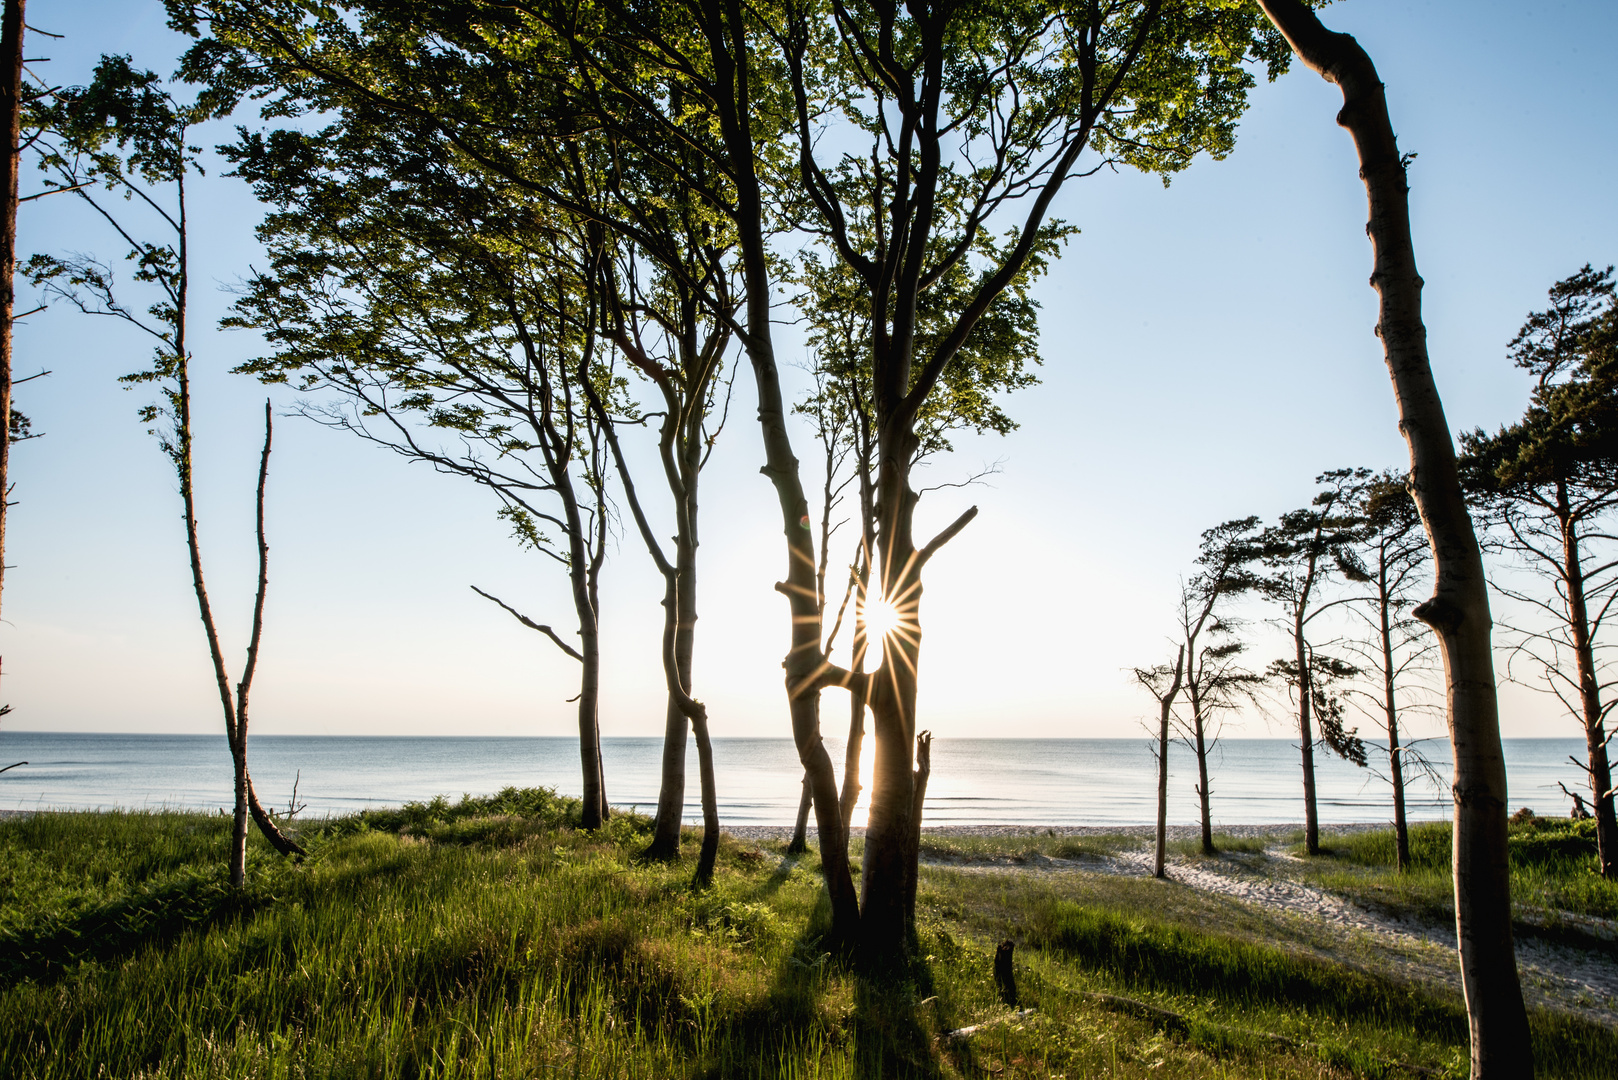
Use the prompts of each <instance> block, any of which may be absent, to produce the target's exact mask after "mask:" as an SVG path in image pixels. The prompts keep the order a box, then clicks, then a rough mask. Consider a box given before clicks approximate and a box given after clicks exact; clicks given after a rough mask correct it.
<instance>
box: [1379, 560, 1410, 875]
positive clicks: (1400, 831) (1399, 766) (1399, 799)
mask: <svg viewBox="0 0 1618 1080" xmlns="http://www.w3.org/2000/svg"><path fill="white" fill-rule="evenodd" d="M1391 605H1392V599H1391V598H1390V597H1389V596H1388V565H1387V558H1386V550H1385V549H1384V551H1383V557H1382V558H1381V559H1380V560H1379V562H1378V563H1377V615H1378V617H1379V619H1380V622H1381V625H1380V630H1381V634H1382V708H1383V710H1384V711H1385V713H1386V714H1387V723H1388V773H1389V776H1390V777H1391V779H1392V780H1393V846H1394V863H1395V865H1396V866H1397V867H1398V870H1399V872H1400V873H1404V872H1405V871H1407V870H1409V869H1410V829H1409V827H1408V825H1407V824H1406V822H1405V776H1404V757H1403V755H1402V754H1400V752H1399V707H1398V702H1397V701H1396V700H1395V698H1394V686H1393V627H1392V626H1391V625H1390V623H1389V621H1388V608H1389V607H1390V606H1391Z"/></svg>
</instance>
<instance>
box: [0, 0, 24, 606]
mask: <svg viewBox="0 0 1618 1080" xmlns="http://www.w3.org/2000/svg"><path fill="white" fill-rule="evenodd" d="M25 2H26V0H6V7H5V14H4V16H3V17H0V128H3V129H4V131H3V134H0V140H3V142H4V146H3V147H0V151H3V152H0V199H3V200H4V205H3V206H0V593H3V590H4V587H5V574H6V557H5V556H6V506H7V505H8V503H9V502H10V497H11V472H10V469H11V320H12V317H13V315H14V314H15V313H16V310H17V282H16V278H17V181H18V177H19V174H20V173H21V172H22V153H21V150H20V149H19V147H18V144H19V143H20V142H21V141H22V124H21V119H20V115H21V109H22V67H23V36H24V23H23V7H24V4H25Z"/></svg>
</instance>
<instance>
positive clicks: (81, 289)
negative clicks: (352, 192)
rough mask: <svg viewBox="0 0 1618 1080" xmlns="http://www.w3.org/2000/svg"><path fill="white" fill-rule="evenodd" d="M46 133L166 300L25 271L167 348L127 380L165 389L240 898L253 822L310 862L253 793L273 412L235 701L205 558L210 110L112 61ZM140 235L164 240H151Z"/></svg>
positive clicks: (55, 167)
mask: <svg viewBox="0 0 1618 1080" xmlns="http://www.w3.org/2000/svg"><path fill="white" fill-rule="evenodd" d="M39 108H40V120H41V124H42V126H43V128H44V131H43V132H42V134H41V136H40V138H39V140H38V142H37V143H36V145H37V146H38V148H39V152H40V155H41V168H43V169H45V170H46V172H47V174H48V175H49V176H50V177H52V178H51V179H49V180H47V181H46V182H47V184H48V185H50V186H53V187H55V188H57V189H58V190H61V191H72V192H74V193H75V194H76V195H77V196H78V197H79V198H80V199H82V200H83V202H84V203H85V204H86V205H87V206H89V207H90V208H91V209H92V210H93V211H94V212H95V213H96V214H97V215H98V216H99V217H100V218H101V219H102V220H103V221H105V222H106V223H107V224H108V225H109V226H110V227H111V228H112V230H113V231H114V232H115V233H116V234H117V235H118V236H119V237H120V238H121V239H122V240H123V241H124V242H126V243H127V244H129V248H130V250H129V253H128V255H127V256H126V259H127V260H128V261H129V262H131V263H133V264H134V266H135V272H134V274H133V275H132V276H133V277H134V280H135V281H136V282H138V283H140V284H142V285H147V286H151V287H152V288H153V289H154V290H155V291H156V294H157V301H156V302H155V303H153V304H152V305H151V306H150V307H148V308H147V309H146V310H145V311H144V312H142V311H139V310H137V309H134V308H131V307H130V306H129V305H128V303H127V300H126V298H125V296H124V295H123V292H122V290H121V289H120V288H119V287H117V286H116V285H115V280H114V271H113V268H112V266H111V265H110V264H108V263H104V262H100V261H98V260H96V259H95V258H94V257H93V256H88V255H73V256H65V257H58V256H52V255H35V256H33V257H32V258H31V259H30V260H29V261H28V265H27V272H28V275H29V277H30V279H31V280H32V281H33V282H34V284H36V285H38V286H41V287H43V288H44V289H45V290H46V291H47V293H50V294H53V295H55V296H58V297H60V298H62V299H64V300H66V301H67V302H68V303H70V304H72V305H73V306H75V307H77V308H78V309H79V310H80V311H82V312H84V313H86V314H90V315H100V316H105V317H110V318H113V319H116V320H118V321H120V322H123V323H124V324H126V325H127V326H129V327H131V328H133V329H135V330H138V331H140V332H141V333H143V334H145V335H146V336H148V337H150V338H152V339H153V340H155V341H156V342H157V346H156V349H155V351H154V353H153V358H152V365H151V366H150V367H148V368H145V369H143V370H141V371H137V372H135V373H133V374H131V375H126V376H125V377H124V380H123V381H124V382H125V383H129V384H135V385H141V384H147V383H152V384H156V385H157V387H158V390H159V394H160V396H161V404H156V405H149V406H146V407H145V408H143V409H142V410H141V414H140V415H141V420H142V421H143V422H144V423H147V424H150V425H151V427H150V428H148V430H149V431H150V432H151V433H152V434H153V435H155V436H156V437H157V439H158V445H159V446H161V447H162V449H163V452H164V453H165V454H166V455H167V456H168V458H169V460H170V462H171V463H172V464H173V465H174V471H175V475H176V477H177V478H178V480H179V487H180V501H181V503H182V505H183V506H184V509H185V513H184V522H185V540H186V548H187V550H188V552H189V554H190V560H191V584H192V589H193V591H194V592H195V593H196V597H197V609H198V612H199V614H200V615H201V618H202V626H203V631H204V633H205V635H206V637H207V641H208V655H209V658H210V659H211V660H212V662H213V671H214V680H215V682H216V684H217V685H218V689H219V703H220V707H221V709H222V710H223V712H224V719H225V737H226V742H227V743H228V744H229V747H230V756H231V762H232V766H233V771H234V786H235V815H234V818H233V823H232V829H231V844H230V882H231V885H232V886H233V887H236V888H240V887H241V886H242V885H243V884H244V883H245V881H246V875H247V821H248V818H249V816H251V818H252V819H253V821H254V822H255V823H256V824H257V825H258V828H259V831H260V832H261V833H263V834H264V837H265V838H266V839H267V840H269V842H270V844H271V845H272V846H273V847H274V848H275V849H276V850H277V851H279V852H280V853H281V854H283V855H288V854H295V855H302V854H304V850H303V848H302V847H300V846H299V845H298V843H297V842H296V841H294V840H292V839H291V838H289V837H287V836H285V835H284V834H283V833H282V832H281V831H280V829H279V828H277V827H276V825H275V822H274V821H273V820H272V819H271V817H270V815H269V814H268V813H267V812H266V811H265V809H264V807H263V806H262V805H261V804H260V803H259V800H258V795H257V793H256V792H255V791H254V789H253V780H252V777H251V776H250V775H249V773H248V770H247V706H248V697H249V694H250V692H251V690H252V685H253V675H254V672H255V671H256V670H257V667H258V652H259V643H260V641H261V638H262V634H263V628H264V601H265V593H266V588H267V585H268V565H269V545H268V543H267V542H266V540H265V533H264V490H265V485H266V483H267V479H268V475H269V463H270V439H271V419H270V405H269V402H268V401H266V402H265V403H264V450H263V454H262V456H261V457H260V461H259V473H258V500H257V506H258V591H257V595H256V598H255V600H254V603H253V622H252V631H251V633H250V635H249V637H248V644H247V656H246V660H245V662H244V664H243V667H242V675H241V678H240V680H238V681H237V682H236V685H235V688H234V692H233V691H232V687H231V680H230V675H229V673H228V671H227V668H226V664H225V659H224V653H223V650H222V648H221V646H220V642H219V631H218V629H217V626H216V624H215V621H214V615H213V607H212V605H211V603H210V602H209V599H208V590H207V586H206V584H205V581H204V578H203V572H202V550H201V544H200V542H199V541H198V538H197V512H196V489H195V483H194V476H195V471H194V456H195V455H194V440H193V436H192V431H191V404H192V402H191V351H190V345H189V331H190V322H189V314H190V297H191V277H190V270H191V258H190V244H189V242H190V227H189V220H188V218H187V214H186V181H187V179H188V177H189V176H190V175H191V174H192V173H194V172H200V171H201V170H200V168H199V166H198V165H197V155H198V154H199V153H200V151H199V150H198V148H197V147H195V146H192V145H190V144H189V143H187V141H186V140H187V138H189V137H190V129H191V127H192V126H193V125H194V124H195V123H197V122H199V121H202V120H205V119H209V118H210V114H209V112H208V110H207V109H206V107H205V106H203V105H184V104H181V103H180V102H178V101H176V100H175V99H174V98H173V97H172V96H170V94H169V92H168V91H167V90H166V89H165V88H164V87H163V84H162V81H161V80H160V79H159V78H158V77H157V76H156V75H154V74H153V73H151V72H149V71H137V70H136V69H134V68H132V67H130V60H129V57H127V56H103V57H102V58H101V60H100V62H99V63H98V64H97V65H96V69H95V78H94V79H93V80H92V81H91V83H90V84H89V85H88V86H81V87H69V88H65V89H62V90H59V91H56V92H55V93H54V94H53V95H52V96H51V99H50V101H49V102H48V103H43V102H42V103H41V104H40V106H39ZM101 191H106V192H108V193H113V194H117V195H122V196H123V197H124V198H126V199H128V200H130V201H131V202H133V203H134V204H135V205H136V206H137V207H139V208H142V209H143V210H144V211H146V213H145V214H143V215H141V216H140V218H139V220H140V221H141V222H142V224H137V223H136V215H134V214H130V213H129V212H127V211H121V212H119V213H116V214H115V213H113V212H112V210H111V208H110V206H109V201H108V200H107V199H106V198H105V196H103V195H102V194H101V193H100V192H101ZM142 225H150V226H151V228H152V229H153V230H154V231H155V232H156V233H157V234H158V235H160V236H161V237H162V239H160V240H155V241H154V240H145V239H141V238H140V237H141V236H142V235H143V228H142Z"/></svg>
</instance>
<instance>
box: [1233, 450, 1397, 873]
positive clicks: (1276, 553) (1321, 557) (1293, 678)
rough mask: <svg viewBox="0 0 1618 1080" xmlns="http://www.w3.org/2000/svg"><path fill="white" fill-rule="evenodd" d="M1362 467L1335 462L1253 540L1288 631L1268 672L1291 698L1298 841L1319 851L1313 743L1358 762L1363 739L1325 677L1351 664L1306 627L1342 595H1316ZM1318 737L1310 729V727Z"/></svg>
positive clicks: (1345, 533)
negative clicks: (1302, 502)
mask: <svg viewBox="0 0 1618 1080" xmlns="http://www.w3.org/2000/svg"><path fill="white" fill-rule="evenodd" d="M1369 475H1370V473H1369V470H1366V469H1357V470H1356V469H1335V470H1333V471H1331V472H1326V473H1322V474H1321V475H1320V476H1318V477H1316V478H1315V483H1317V484H1320V485H1322V487H1321V489H1320V491H1319V492H1318V493H1317V494H1316V495H1315V497H1314V499H1313V501H1312V502H1311V503H1310V505H1309V506H1307V507H1305V508H1303V509H1301V510H1292V511H1288V512H1287V513H1285V514H1282V515H1281V519H1280V520H1279V521H1278V522H1277V523H1276V524H1275V525H1272V526H1270V527H1269V528H1268V529H1266V530H1264V535H1263V536H1262V537H1260V539H1259V546H1260V547H1261V549H1262V550H1263V553H1264V554H1263V558H1264V565H1265V567H1266V569H1267V571H1268V573H1266V574H1265V575H1264V577H1263V579H1262V580H1261V581H1260V582H1259V584H1258V591H1259V593H1260V594H1261V595H1262V596H1263V597H1264V598H1265V599H1267V600H1269V601H1270V602H1271V603H1274V604H1276V605H1278V606H1279V607H1280V608H1281V611H1282V615H1283V619H1284V624H1285V626H1286V629H1287V632H1288V633H1289V634H1290V635H1291V637H1292V649H1293V654H1292V656H1291V657H1287V658H1283V659H1280V660H1276V661H1275V662H1273V663H1272V664H1271V665H1270V674H1271V677H1272V678H1274V679H1275V680H1276V681H1277V682H1279V683H1281V684H1282V685H1284V686H1286V687H1288V689H1289V691H1290V692H1291V694H1292V695H1293V698H1294V699H1295V701H1296V702H1297V710H1298V738H1299V753H1300V754H1301V756H1302V759H1303V813H1304V846H1305V848H1306V849H1307V850H1308V852H1309V854H1311V855H1318V854H1319V853H1320V817H1319V813H1318V811H1317V809H1316V806H1315V747H1316V745H1317V744H1318V745H1324V746H1326V747H1327V748H1329V749H1331V750H1332V751H1334V752H1335V753H1336V754H1337V755H1338V756H1340V757H1342V758H1345V759H1347V760H1349V761H1352V762H1354V763H1355V764H1356V765H1361V766H1363V765H1364V764H1365V760H1366V758H1365V744H1364V743H1363V742H1362V741H1361V740H1360V739H1359V737H1358V736H1357V735H1356V734H1355V733H1354V732H1352V731H1349V730H1347V729H1345V728H1344V726H1343V722H1342V718H1343V707H1342V700H1341V698H1340V697H1339V696H1338V695H1337V694H1335V693H1334V692H1332V690H1331V688H1330V687H1331V684H1332V683H1333V682H1336V681H1338V680H1343V679H1351V678H1353V677H1354V676H1355V675H1357V674H1358V670H1357V669H1356V668H1354V667H1353V665H1351V664H1348V663H1347V662H1346V661H1343V660H1340V659H1338V658H1336V657H1332V656H1328V655H1326V654H1324V653H1320V652H1317V651H1316V649H1315V646H1314V644H1313V643H1311V642H1310V640H1309V638H1310V627H1311V625H1312V624H1313V623H1314V622H1315V620H1316V619H1318V618H1320V617H1321V616H1322V615H1324V614H1325V613H1326V612H1327V611H1330V610H1331V609H1332V608H1334V607H1337V606H1340V605H1341V604H1342V603H1343V602H1344V601H1343V600H1342V599H1341V598H1339V599H1337V600H1330V601H1323V600H1322V597H1321V592H1322V589H1323V586H1324V585H1325V582H1326V579H1327V577H1328V576H1329V574H1330V572H1331V570H1332V569H1333V567H1334V566H1336V565H1338V564H1341V563H1343V562H1345V561H1346V560H1347V559H1348V558H1349V555H1348V552H1349V551H1350V550H1351V545H1352V544H1353V543H1354V542H1355V541H1356V538H1357V537H1356V533H1355V531H1354V530H1355V527H1356V523H1355V521H1354V519H1353V518H1352V517H1350V516H1349V515H1348V513H1347V511H1348V504H1349V500H1350V498H1351V495H1352V492H1353V491H1354V489H1355V486H1356V485H1358V484H1361V483H1363V482H1364V481H1365V479H1366V477H1367V476H1369ZM1317 729H1318V731H1319V736H1318V737H1317V736H1316V730H1317Z"/></svg>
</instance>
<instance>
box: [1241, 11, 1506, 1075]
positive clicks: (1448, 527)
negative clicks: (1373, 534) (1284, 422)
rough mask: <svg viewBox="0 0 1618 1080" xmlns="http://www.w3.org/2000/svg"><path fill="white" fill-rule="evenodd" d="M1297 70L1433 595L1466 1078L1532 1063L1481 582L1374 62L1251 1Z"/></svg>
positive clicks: (1419, 614)
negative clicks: (1357, 272) (1338, 145)
mask: <svg viewBox="0 0 1618 1080" xmlns="http://www.w3.org/2000/svg"><path fill="white" fill-rule="evenodd" d="M1259 6H1260V7H1262V8H1263V9H1264V13H1265V14H1266V15H1268V16H1269V17H1270V19H1271V20H1272V21H1273V22H1274V23H1275V25H1276V27H1277V28H1278V29H1279V30H1280V31H1281V32H1282V33H1283V34H1284V35H1285V36H1286V40H1287V43H1288V44H1289V45H1291V46H1292V48H1293V51H1294V52H1296V53H1297V55H1298V57H1299V59H1301V60H1302V61H1303V62H1304V63H1305V64H1306V65H1307V66H1308V67H1309V68H1311V69H1312V70H1314V71H1316V72H1317V73H1319V74H1320V75H1321V76H1322V77H1323V78H1325V79H1326V80H1327V81H1328V82H1332V83H1336V84H1337V86H1338V87H1339V88H1340V89H1341V90H1342V92H1343V109H1342V111H1341V112H1339V113H1338V114H1337V120H1338V123H1339V124H1341V125H1342V126H1343V127H1344V128H1346V129H1347V130H1348V132H1349V134H1350V135H1351V136H1352V137H1353V139H1354V148H1355V150H1356V151H1357V152H1358V154H1359V159H1360V177H1361V179H1362V180H1363V181H1364V184H1365V193H1366V197H1367V200H1368V202H1369V204H1370V219H1369V221H1368V222H1367V225H1366V233H1367V235H1368V236H1369V237H1370V240H1371V247H1372V251H1373V253H1374V268H1373V271H1372V274H1371V285H1372V287H1373V288H1374V289H1376V291H1377V297H1378V302H1379V312H1378V322H1377V334H1378V336H1379V337H1380V338H1381V340H1382V348H1383V354H1384V356H1385V358H1386V361H1387V365H1388V375H1389V377H1390V379H1391V380H1392V383H1393V391H1394V399H1395V401H1396V402H1397V403H1398V409H1399V431H1400V433H1401V434H1402V435H1403V436H1404V438H1405V442H1406V444H1407V445H1408V446H1409V448H1410V477H1411V494H1412V495H1413V496H1414V498H1415V500H1416V509H1417V510H1418V511H1419V512H1420V514H1421V520H1422V524H1423V525H1424V526H1425V527H1426V530H1427V536H1428V539H1429V541H1430V542H1431V544H1432V550H1433V570H1434V581H1433V595H1432V597H1431V598H1430V599H1428V600H1427V601H1426V602H1424V603H1422V604H1419V605H1418V606H1417V607H1416V608H1415V609H1414V610H1413V611H1412V614H1413V615H1415V616H1416V618H1418V619H1421V620H1422V621H1423V622H1425V623H1427V624H1428V625H1429V626H1431V627H1432V628H1433V629H1434V631H1435V632H1436V633H1437V635H1438V639H1439V647H1440V649H1441V651H1442V654H1443V657H1444V678H1445V683H1446V689H1447V691H1448V694H1447V698H1448V718H1449V732H1450V747H1451V750H1452V751H1453V760H1454V765H1455V772H1454V795H1455V835H1454V842H1453V845H1452V851H1453V852H1454V877H1455V926H1456V936H1457V938H1458V939H1459V940H1458V944H1459V946H1460V961H1461V986H1462V989H1463V991H1464V992H1465V995H1466V1012H1467V1025H1468V1027H1469V1029H1470V1032H1471V1058H1472V1077H1473V1080H1496V1078H1503V1077H1512V1078H1516V1077H1527V1076H1530V1075H1532V1073H1533V1054H1532V1051H1531V1049H1530V1046H1529V1041H1528V1014H1527V1012H1526V1011H1525V1010H1524V1007H1523V998H1522V984H1521V982H1520V981H1519V979H1518V976H1517V963H1516V955H1515V948H1514V946H1513V944H1512V936H1511V878H1510V867H1509V864H1508V862H1507V849H1506V765H1505V756H1504V754H1503V752H1502V750H1501V747H1500V715H1499V702H1498V698H1497V696H1496V690H1495V682H1494V657H1493V650H1492V644H1491V640H1490V618H1489V592H1488V582H1487V580H1486V578H1485V577H1484V573H1483V557H1482V554H1481V552H1480V551H1479V548H1478V542H1477V534H1476V533H1475V532H1474V531H1473V528H1472V519H1471V516H1470V515H1469V514H1468V512H1467V506H1466V498H1465V495H1464V493H1463V491H1462V489H1461V480H1460V473H1459V471H1458V469H1457V467H1456V461H1455V445H1454V443H1453V442H1452V441H1451V439H1450V429H1449V425H1448V422H1447V421H1446V420H1445V418H1444V406H1443V402H1442V401H1441V400H1440V399H1439V396H1438V387H1437V385H1436V384H1435V383H1434V381H1433V373H1432V365H1431V364H1430V363H1429V362H1428V359H1427V332H1426V328H1425V327H1424V326H1423V325H1422V322H1421V289H1422V280H1421V276H1420V274H1418V273H1417V271H1416V254H1415V247H1414V245H1413V243H1412V241H1411V236H1410V200H1409V194H1410V187H1409V177H1408V175H1407V173H1406V168H1407V166H1408V164H1409V159H1408V158H1406V157H1405V156H1404V155H1402V154H1400V152H1399V143H1398V140H1397V139H1396V138H1395V137H1394V134H1393V124H1392V121H1391V120H1390V119H1389V116H1388V102H1387V97H1386V96H1385V94H1384V93H1383V87H1382V81H1381V79H1380V78H1379V77H1378V76H1377V72H1376V66H1375V65H1374V64H1373V63H1372V62H1371V58H1370V57H1369V56H1368V55H1366V53H1365V50H1364V49H1362V48H1361V47H1360V45H1359V43H1358V42H1357V41H1355V40H1354V38H1353V37H1352V36H1350V35H1348V34H1340V33H1334V32H1332V31H1330V30H1328V29H1326V28H1325V27H1324V26H1323V25H1321V23H1320V20H1319V19H1318V18H1317V17H1316V16H1315V14H1314V12H1313V11H1311V10H1310V9H1309V8H1308V7H1307V6H1306V5H1305V4H1303V3H1302V2H1300V0H1259Z"/></svg>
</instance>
